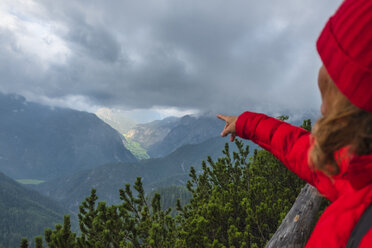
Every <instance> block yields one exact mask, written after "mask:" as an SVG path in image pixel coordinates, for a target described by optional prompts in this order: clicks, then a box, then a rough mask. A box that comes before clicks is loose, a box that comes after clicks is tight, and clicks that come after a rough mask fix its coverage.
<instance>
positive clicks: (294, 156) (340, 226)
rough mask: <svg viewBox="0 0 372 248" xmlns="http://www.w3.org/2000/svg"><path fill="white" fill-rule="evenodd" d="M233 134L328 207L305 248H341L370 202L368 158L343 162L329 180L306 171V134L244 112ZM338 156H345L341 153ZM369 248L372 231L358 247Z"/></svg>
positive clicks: (370, 164) (371, 168)
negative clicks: (272, 159)
mask: <svg viewBox="0 0 372 248" xmlns="http://www.w3.org/2000/svg"><path fill="white" fill-rule="evenodd" d="M236 134H237V135H238V136H239V137H242V138H245V139H250V140H252V141H253V142H255V143H257V144H258V145H260V146H261V147H263V148H264V149H266V150H268V151H270V152H271V153H273V154H274V155H275V156H276V157H277V158H278V159H279V160H280V161H282V162H283V163H284V164H285V165H286V166H287V167H288V168H289V169H290V170H291V171H293V172H294V173H296V174H297V175H298V176H299V177H300V178H302V179H304V180H305V181H307V182H308V183H310V184H311V185H313V186H315V187H316V188H317V189H318V191H319V192H320V193H321V194H322V195H324V196H325V197H326V198H327V199H329V200H330V201H331V202H332V203H331V205H330V206H329V207H328V208H327V209H326V210H325V211H324V213H323V214H322V216H321V217H320V219H319V221H318V222H317V224H316V226H315V228H314V231H313V232H312V234H311V236H310V239H309V240H308V242H307V244H306V247H327V248H330V247H345V245H346V243H347V241H348V239H349V236H350V234H351V232H352V230H353V228H354V226H355V224H356V223H357V222H358V220H359V218H360V216H361V215H362V214H363V212H364V210H365V209H366V208H367V207H368V206H369V205H370V204H371V202H372V154H370V155H364V156H354V157H352V158H345V159H344V160H343V161H342V162H341V163H340V164H339V167H340V171H341V172H340V173H339V174H337V176H334V177H333V178H332V180H331V179H330V178H329V177H327V176H326V175H325V174H323V173H322V172H320V171H314V170H312V169H310V167H309V165H308V151H309V147H310V133H309V132H308V131H306V130H304V129H302V128H299V127H296V126H292V125H290V124H288V123H285V122H282V121H280V120H277V119H275V118H271V117H268V116H266V115H264V114H257V113H252V112H245V113H243V114H242V115H240V116H239V117H238V120H237V122H236ZM339 154H340V155H341V156H342V155H343V154H345V149H341V150H340V151H339ZM359 247H362V248H367V247H372V228H371V229H370V230H369V231H368V233H367V234H366V235H365V236H364V237H363V239H362V241H361V243H360V246H359Z"/></svg>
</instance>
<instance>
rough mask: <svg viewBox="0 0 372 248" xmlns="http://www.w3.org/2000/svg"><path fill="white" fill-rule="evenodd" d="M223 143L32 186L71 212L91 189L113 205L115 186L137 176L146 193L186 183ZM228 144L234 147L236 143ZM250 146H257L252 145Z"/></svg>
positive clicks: (218, 141) (216, 154)
mask: <svg viewBox="0 0 372 248" xmlns="http://www.w3.org/2000/svg"><path fill="white" fill-rule="evenodd" d="M225 142H227V139H223V138H221V137H215V138H212V139H209V140H207V141H205V142H203V143H201V144H196V145H185V146H182V147H180V148H179V149H177V150H176V151H174V152H173V153H171V154H170V155H168V156H166V157H164V158H157V159H148V160H142V161H139V162H137V163H115V164H107V165H104V166H100V167H98V168H95V169H91V170H86V171H82V172H80V173H76V174H74V175H72V176H69V177H65V178H61V179H58V180H53V181H50V182H45V183H41V184H39V185H36V186H34V187H35V189H37V190H39V191H40V192H42V193H43V194H45V195H47V196H50V197H52V198H54V199H55V200H57V201H58V202H60V203H61V204H63V206H64V207H66V208H68V209H70V210H71V211H74V212H77V211H78V208H77V207H78V205H79V203H80V202H81V201H82V200H83V199H85V197H87V196H88V195H89V194H90V190H91V188H96V189H97V194H98V196H99V197H100V198H99V199H100V200H104V201H106V202H107V203H108V204H114V203H117V202H118V201H119V195H118V189H119V188H124V185H125V184H127V183H130V184H132V183H134V181H135V180H136V177H142V182H143V185H144V188H145V190H146V191H147V192H151V191H152V190H154V189H155V188H158V187H167V186H169V185H185V184H186V182H187V180H188V179H189V176H188V174H189V170H190V166H191V165H193V166H194V167H195V168H196V170H201V161H202V160H206V159H207V156H208V155H210V156H211V157H212V158H217V157H220V156H221V155H222V153H221V151H222V150H223V148H224V144H225ZM247 143H249V144H252V143H250V142H249V141H247ZM231 147H232V148H235V145H234V144H232V145H231ZM253 147H257V146H255V145H253V144H252V149H253Z"/></svg>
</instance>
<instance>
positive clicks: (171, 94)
mask: <svg viewBox="0 0 372 248" xmlns="http://www.w3.org/2000/svg"><path fill="white" fill-rule="evenodd" d="M339 2H340V1H337V2H335V1H331V0H327V1H324V0H316V1H298V0H285V1H276V0H266V1H260V2H258V1H221V0H219V1H211V0H210V1H180V0H177V1H171V0H156V1H155V0H153V1H119V0H117V1H110V2H106V1H83V0H81V1H62V0H56V1H39V2H38V3H39V4H40V6H39V7H40V8H42V9H43V11H40V12H37V13H39V15H38V16H37V17H35V18H39V19H42V22H43V23H49V22H50V23H53V25H54V26H55V27H54V26H53V25H52V28H50V29H49V30H50V31H51V32H53V34H54V35H56V36H57V37H59V38H60V39H61V40H62V41H63V42H64V45H65V46H66V48H67V49H68V52H66V58H65V61H63V62H60V61H54V60H53V59H51V58H49V57H48V59H44V60H43V59H40V58H39V57H38V56H37V55H32V56H31V55H30V53H26V52H24V51H22V50H17V47H16V46H15V47H12V44H17V36H15V35H13V34H12V32H11V31H6V32H10V35H6V34H5V31H4V30H3V31H1V33H0V53H1V55H2V56H1V58H0V63H1V65H3V66H4V67H1V68H0V72H1V75H2V78H3V80H2V83H1V86H0V90H2V91H6V92H16V93H17V92H18V93H21V94H25V95H32V96H33V97H34V98H35V99H37V96H46V97H48V98H52V99H53V98H59V99H63V98H64V97H66V96H83V97H84V99H88V100H89V102H90V103H92V104H96V105H103V106H108V107H110V106H111V107H122V108H129V109H130V108H150V107H152V106H165V107H178V108H182V109H188V108H192V109H199V110H219V111H230V112H237V111H242V110H244V109H247V108H256V109H262V110H263V111H265V110H268V109H273V110H276V111H277V110H279V109H283V108H285V109H296V110H299V109H306V108H314V107H317V105H318V104H319V96H318V93H317V88H316V75H317V67H318V66H319V65H320V61H319V59H318V58H317V55H316V51H315V40H316V38H317V35H318V34H319V32H320V30H321V28H322V27H323V25H324V23H325V22H326V20H327V18H328V16H330V15H331V14H332V13H333V12H334V10H335V8H336V6H337V5H338V4H339ZM25 11H27V10H25ZM40 13H42V14H40ZM18 35H19V34H18ZM45 53H48V50H46V51H45ZM14 68H19V70H17V72H15V71H14ZM35 96H36V97H35Z"/></svg>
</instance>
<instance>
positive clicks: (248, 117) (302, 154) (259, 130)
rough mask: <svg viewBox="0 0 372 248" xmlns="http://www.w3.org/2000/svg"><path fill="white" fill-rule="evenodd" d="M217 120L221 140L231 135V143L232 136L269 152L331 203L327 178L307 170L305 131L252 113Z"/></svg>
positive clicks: (306, 138)
mask: <svg viewBox="0 0 372 248" xmlns="http://www.w3.org/2000/svg"><path fill="white" fill-rule="evenodd" d="M217 117H218V118H220V119H221V120H224V121H225V122H226V125H225V128H224V130H223V131H222V133H221V136H223V137H224V136H227V135H229V134H231V138H230V140H234V138H235V136H239V137H241V138H244V139H250V140H252V141H253V142H255V143H256V144H258V145H260V146H261V147H262V148H264V149H266V150H268V151H269V152H271V153H272V154H273V155H274V156H275V157H276V158H278V159H279V160H280V161H282V162H283V164H284V165H285V166H287V167H288V169H290V170H291V171H293V172H294V173H296V174H297V175H298V176H299V177H300V178H302V179H304V180H305V181H307V182H308V183H310V184H311V185H313V186H315V187H317V188H318V190H319V191H320V192H321V193H322V194H324V195H326V196H327V198H328V199H330V200H333V199H334V197H335V194H334V193H335V192H329V187H328V186H329V185H330V183H331V182H330V180H329V178H328V177H326V176H325V175H324V174H323V173H320V172H315V171H313V170H312V169H311V168H310V167H309V164H308V151H309V148H310V133H309V132H308V131H306V130H305V129H302V128H299V127H296V126H293V125H291V124H289V123H286V122H283V121H280V120H278V119H275V118H272V117H269V116H267V115H264V114H259V113H253V112H245V113H243V114H241V115H240V116H239V117H237V116H225V115H217ZM323 179H324V180H323ZM324 184H326V185H324ZM322 188H323V189H324V190H322Z"/></svg>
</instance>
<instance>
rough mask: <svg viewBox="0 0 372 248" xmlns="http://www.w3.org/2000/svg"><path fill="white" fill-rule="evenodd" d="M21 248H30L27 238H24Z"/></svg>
mask: <svg viewBox="0 0 372 248" xmlns="http://www.w3.org/2000/svg"><path fill="white" fill-rule="evenodd" d="M20 247H21V248H28V240H27V238H22V241H21V246H20Z"/></svg>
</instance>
